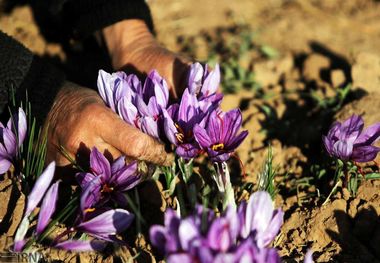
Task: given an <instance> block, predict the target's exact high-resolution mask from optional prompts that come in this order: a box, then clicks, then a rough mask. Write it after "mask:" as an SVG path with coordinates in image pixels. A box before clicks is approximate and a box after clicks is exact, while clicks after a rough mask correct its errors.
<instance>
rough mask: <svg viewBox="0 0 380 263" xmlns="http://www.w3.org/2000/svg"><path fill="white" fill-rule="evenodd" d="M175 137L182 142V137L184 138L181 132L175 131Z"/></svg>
mask: <svg viewBox="0 0 380 263" xmlns="http://www.w3.org/2000/svg"><path fill="white" fill-rule="evenodd" d="M175 137H176V138H177V140H178V141H179V142H180V143H183V139H184V138H185V136H184V135H183V134H182V133H176V134H175Z"/></svg>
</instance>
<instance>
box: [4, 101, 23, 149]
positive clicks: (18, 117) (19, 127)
mask: <svg viewBox="0 0 380 263" xmlns="http://www.w3.org/2000/svg"><path fill="white" fill-rule="evenodd" d="M14 125H16V127H15V126H14ZM7 128H8V129H9V130H11V131H12V132H13V134H15V133H17V139H18V146H19V147H20V146H21V145H22V143H23V142H24V139H25V135H26V130H27V124H26V115H25V112H24V111H23V109H21V108H19V109H18V113H17V114H15V115H13V116H12V118H10V119H9V120H8V124H7Z"/></svg>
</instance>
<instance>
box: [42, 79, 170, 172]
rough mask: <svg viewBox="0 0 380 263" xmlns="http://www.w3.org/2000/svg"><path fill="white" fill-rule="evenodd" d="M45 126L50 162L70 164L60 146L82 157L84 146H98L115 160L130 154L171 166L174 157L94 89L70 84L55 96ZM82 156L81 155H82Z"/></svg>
mask: <svg viewBox="0 0 380 263" xmlns="http://www.w3.org/2000/svg"><path fill="white" fill-rule="evenodd" d="M45 127H47V128H48V149H47V163H49V162H51V161H53V160H55V161H56V162H57V165H58V166H66V165H69V164H70V162H69V161H68V160H67V158H66V157H65V156H64V155H62V153H61V152H60V150H59V146H63V147H64V149H65V150H66V151H67V153H68V154H69V155H70V156H71V157H72V158H73V159H78V158H77V157H81V156H80V155H81V153H82V151H83V150H84V149H83V147H84V148H86V149H87V150H88V149H91V148H92V147H94V146H96V147H97V148H98V150H99V151H100V152H102V153H106V156H107V154H108V156H109V155H111V156H109V157H111V158H113V159H115V158H117V157H119V156H121V155H126V156H127V157H130V158H132V159H137V160H143V161H148V162H152V163H155V164H159V165H169V164H170V163H171V162H172V157H171V156H170V155H168V154H167V153H166V152H165V149H164V146H163V145H162V144H160V143H159V142H158V141H157V140H155V139H154V138H152V137H150V136H149V135H146V134H144V133H142V132H141V131H140V130H138V129H136V128H134V127H132V126H131V125H129V124H127V123H125V122H124V121H123V120H122V119H121V118H119V116H117V115H116V114H115V113H114V112H112V111H111V109H109V108H108V107H106V106H105V104H104V102H103V101H102V99H101V98H100V97H99V95H98V94H97V93H96V92H95V91H93V90H90V89H87V88H83V87H80V86H77V85H76V84H73V83H66V84H65V86H64V87H63V88H62V89H61V90H60V91H59V93H58V94H57V96H56V98H55V102H54V105H53V107H52V109H51V110H50V112H49V115H48V117H47V120H46V123H45ZM78 155H79V156H78Z"/></svg>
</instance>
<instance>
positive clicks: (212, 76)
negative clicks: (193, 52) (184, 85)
mask: <svg viewBox="0 0 380 263" xmlns="http://www.w3.org/2000/svg"><path fill="white" fill-rule="evenodd" d="M219 83H220V69H219V65H218V64H216V66H215V69H214V70H209V69H208V66H207V65H205V67H204V68H203V66H202V65H201V64H200V63H198V62H196V63H194V64H192V65H191V66H190V71H189V78H188V88H189V92H190V93H191V94H196V95H197V96H198V97H199V98H200V99H203V98H206V97H208V96H209V95H211V94H214V93H216V91H217V89H218V86H219Z"/></svg>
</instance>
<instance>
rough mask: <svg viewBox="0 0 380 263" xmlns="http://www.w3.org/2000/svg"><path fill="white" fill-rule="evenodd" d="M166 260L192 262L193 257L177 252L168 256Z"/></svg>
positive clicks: (170, 262) (181, 262) (169, 262)
mask: <svg viewBox="0 0 380 263" xmlns="http://www.w3.org/2000/svg"><path fill="white" fill-rule="evenodd" d="M167 261H168V263H193V262H194V259H193V257H192V256H191V255H190V254H186V253H178V254H171V255H170V256H168V258H167Z"/></svg>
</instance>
